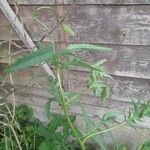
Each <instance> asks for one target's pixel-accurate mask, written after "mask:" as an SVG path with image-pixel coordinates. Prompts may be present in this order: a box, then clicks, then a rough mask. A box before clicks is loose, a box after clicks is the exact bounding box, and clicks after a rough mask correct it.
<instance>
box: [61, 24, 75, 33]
mask: <svg viewBox="0 0 150 150" xmlns="http://www.w3.org/2000/svg"><path fill="white" fill-rule="evenodd" d="M63 30H64V32H65V33H67V34H70V35H72V36H74V35H75V32H74V31H73V30H72V29H71V28H70V26H68V25H67V24H63Z"/></svg>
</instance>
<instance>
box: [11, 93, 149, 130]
mask: <svg viewBox="0 0 150 150" xmlns="http://www.w3.org/2000/svg"><path fill="white" fill-rule="evenodd" d="M8 100H9V101H10V102H11V99H9V98H8ZM16 101H17V103H18V104H21V103H26V104H28V105H29V106H31V107H33V108H34V109H36V111H37V113H38V114H39V116H38V117H40V116H41V115H42V116H43V117H40V118H42V119H43V121H44V122H45V121H47V118H46V115H45V111H44V107H45V104H46V102H47V98H44V97H38V96H37V95H28V94H24V93H19V94H18V93H16ZM80 105H81V104H80ZM80 105H77V104H76V105H73V106H72V107H71V108H70V109H69V111H70V113H71V114H76V115H79V116H81V115H82V110H81V107H80ZM82 105H83V107H84V109H85V111H86V112H87V115H88V116H90V117H91V118H94V119H96V120H98V119H99V117H100V118H101V117H102V116H103V115H104V114H105V113H106V112H112V111H115V112H120V115H118V117H117V121H118V122H121V121H123V116H122V115H121V114H122V113H123V111H124V110H120V111H118V110H114V109H110V108H105V107H99V106H91V105H86V104H82ZM51 111H52V112H55V113H61V111H60V108H59V107H58V104H57V103H55V102H52V103H51ZM41 112H42V114H41ZM121 112H122V113H121ZM149 121H150V120H149V119H147V120H146V119H143V122H138V124H137V126H139V127H146V128H149V127H150V126H149V124H150V122H149ZM80 127H81V125H80ZM80 129H81V128H80Z"/></svg>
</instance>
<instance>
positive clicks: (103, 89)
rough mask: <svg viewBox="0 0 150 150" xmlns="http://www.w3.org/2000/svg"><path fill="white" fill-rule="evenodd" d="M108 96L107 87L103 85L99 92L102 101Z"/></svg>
mask: <svg viewBox="0 0 150 150" xmlns="http://www.w3.org/2000/svg"><path fill="white" fill-rule="evenodd" d="M108 97H109V87H108V86H104V87H103V88H102V92H101V99H102V101H103V102H104V101H105V100H106V99H107V98H108Z"/></svg>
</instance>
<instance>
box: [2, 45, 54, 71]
mask: <svg viewBox="0 0 150 150" xmlns="http://www.w3.org/2000/svg"><path fill="white" fill-rule="evenodd" d="M52 56H53V49H52V47H40V48H39V49H37V51H33V52H31V53H29V54H26V55H24V56H23V58H21V59H18V60H17V61H16V62H15V63H14V64H11V65H10V66H8V67H7V68H6V69H5V72H6V73H11V72H14V71H16V70H19V69H24V68H27V67H29V66H33V65H38V64H40V63H42V62H44V61H46V60H48V59H50V58H51V57H52Z"/></svg>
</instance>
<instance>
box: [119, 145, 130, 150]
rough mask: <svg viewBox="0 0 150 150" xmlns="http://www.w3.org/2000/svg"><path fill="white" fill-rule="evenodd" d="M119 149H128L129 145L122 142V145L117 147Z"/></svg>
mask: <svg viewBox="0 0 150 150" xmlns="http://www.w3.org/2000/svg"><path fill="white" fill-rule="evenodd" d="M117 150H128V147H127V145H125V144H121V145H120V146H119V147H118V148H117Z"/></svg>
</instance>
